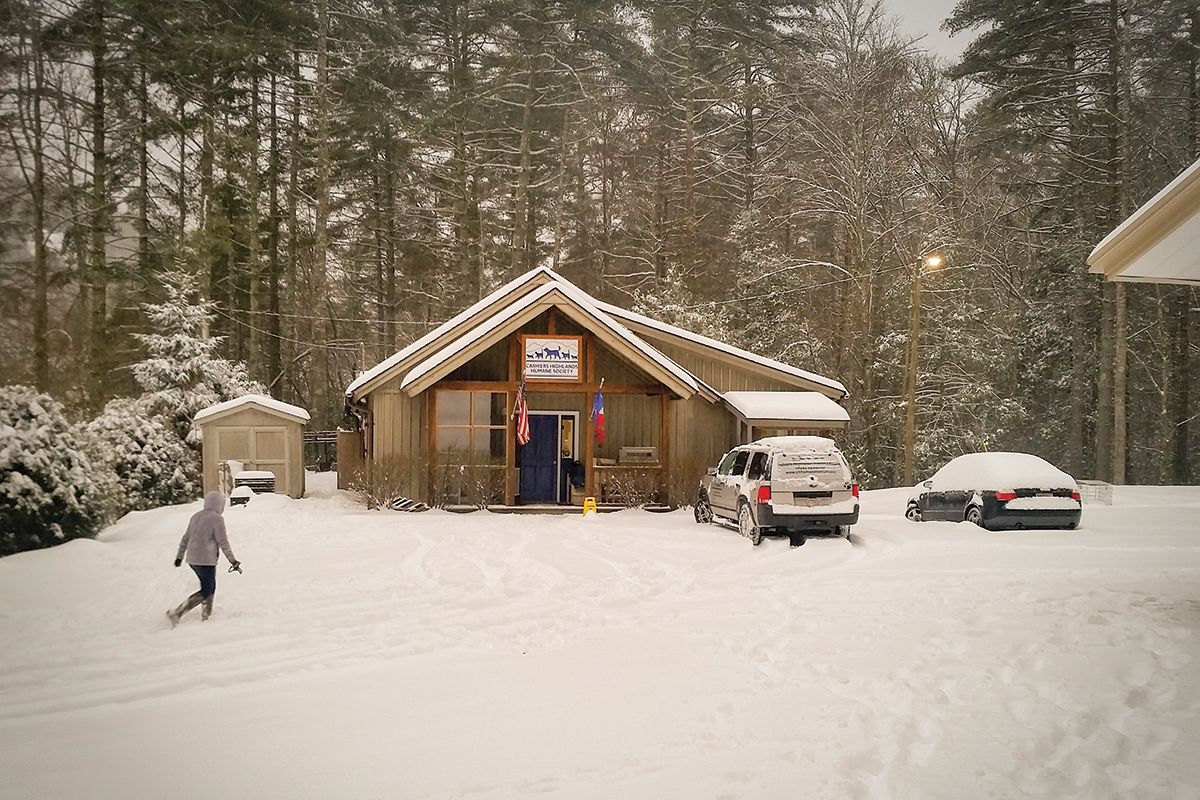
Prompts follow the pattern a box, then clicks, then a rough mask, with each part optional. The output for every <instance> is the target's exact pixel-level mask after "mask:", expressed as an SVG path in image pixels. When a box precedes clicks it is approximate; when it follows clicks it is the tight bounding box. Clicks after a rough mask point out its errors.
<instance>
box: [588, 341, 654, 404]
mask: <svg viewBox="0 0 1200 800" xmlns="http://www.w3.org/2000/svg"><path fill="white" fill-rule="evenodd" d="M592 342H593V346H594V347H595V350H596V379H597V380H599V379H601V378H603V379H604V380H605V382H607V383H619V384H626V385H631V386H645V387H646V391H647V392H657V391H659V387H660V386H661V384H659V382H658V381H657V380H655V379H654V378H652V377H651V376H650V375H647V374H646V373H645V372H644V371H643V370H641V369H639V368H638V367H636V366H634V365H633V364H630V363H629V362H628V361H625V360H624V359H622V358H620V357H619V356H618V355H617V354H616V353H614V352H613V351H612V350H609V349H608V348H607V347H605V346H604V345H603V344H601V343H600V342H598V341H596V340H595V339H592Z"/></svg>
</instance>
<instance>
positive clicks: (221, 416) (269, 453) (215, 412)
mask: <svg viewBox="0 0 1200 800" xmlns="http://www.w3.org/2000/svg"><path fill="white" fill-rule="evenodd" d="M308 421H309V415H308V412H307V411H305V410H304V409H303V408H300V407H299V406H293V405H289V404H288V403H283V402H280V401H279V400H275V399H274V398H271V397H265V396H263V395H260V394H248V395H245V396H243V397H239V398H237V399H236V400H229V401H227V402H224V403H217V404H216V405H214V406H209V407H208V408H206V409H204V410H203V411H201V412H199V413H198V414H196V424H198V425H199V426H200V430H201V432H202V434H203V436H204V450H203V452H204V457H203V471H204V491H205V492H206V493H207V492H210V491H212V490H214V489H221V471H220V470H221V466H220V465H221V463H222V462H225V461H238V462H241V465H242V468H243V469H246V470H258V471H266V472H270V473H271V474H273V475H274V476H275V491H276V492H282V493H286V494H288V495H290V496H292V497H297V498H299V497H302V496H303V495H304V426H305V424H307V423H308Z"/></svg>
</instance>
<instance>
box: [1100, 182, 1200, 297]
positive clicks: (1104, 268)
mask: <svg viewBox="0 0 1200 800" xmlns="http://www.w3.org/2000/svg"><path fill="white" fill-rule="evenodd" d="M1087 263H1088V268H1089V271H1090V272H1094V273H1099V274H1102V275H1104V276H1105V277H1106V278H1107V279H1109V280H1113V281H1130V282H1140V283H1176V284H1183V285H1189V286H1198V285H1200V161H1197V162H1196V163H1195V164H1192V166H1190V167H1188V168H1187V169H1186V170H1184V171H1183V173H1182V174H1181V175H1179V177H1177V178H1176V179H1175V180H1173V181H1172V182H1171V183H1170V184H1169V185H1168V186H1167V187H1166V188H1164V189H1163V190H1162V191H1161V192H1159V193H1158V194H1156V195H1155V196H1154V197H1153V198H1151V200H1150V201H1149V202H1147V203H1146V204H1145V205H1143V206H1142V207H1141V208H1139V209H1138V210H1137V211H1135V212H1134V213H1133V214H1132V215H1131V216H1130V217H1129V219H1127V220H1125V221H1124V222H1122V223H1121V224H1120V225H1119V226H1118V227H1117V228H1116V230H1114V231H1113V232H1112V233H1110V234H1109V235H1108V236H1106V237H1104V239H1103V240H1102V241H1101V242H1100V244H1098V245H1096V248H1095V249H1094V250H1092V253H1091V255H1089V256H1088V260H1087Z"/></svg>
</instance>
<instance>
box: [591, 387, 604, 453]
mask: <svg viewBox="0 0 1200 800" xmlns="http://www.w3.org/2000/svg"><path fill="white" fill-rule="evenodd" d="M602 388H604V380H603V379H601V381H600V388H598V389H596V400H595V402H593V403H592V422H593V423H595V426H596V442H597V443H599V444H604V395H602V394H600V389H602Z"/></svg>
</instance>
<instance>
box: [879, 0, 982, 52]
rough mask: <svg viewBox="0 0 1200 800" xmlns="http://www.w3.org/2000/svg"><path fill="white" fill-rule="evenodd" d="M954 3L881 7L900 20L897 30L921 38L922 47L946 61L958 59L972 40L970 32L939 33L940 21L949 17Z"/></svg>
mask: <svg viewBox="0 0 1200 800" xmlns="http://www.w3.org/2000/svg"><path fill="white" fill-rule="evenodd" d="M955 5H956V0H884V7H885V8H886V9H887V10H888V11H889V13H891V14H892V15H893V16H895V17H898V18H899V19H900V31H901V32H902V33H905V34H908V35H909V36H921V35H924V36H925V38H924V39H922V40H921V45H923V46H924V47H925V48H926V49H928V50H931V51H933V52H934V53H936V54H937V55H939V56H942V57H943V58H947V59H957V58H958V57H959V56H960V55H962V51H963V48H965V47H966V46H967V43H968V42H970V41H971V38H972V36H971V33H970V31H964V32H963V33H960V34H958V35H957V36H953V37H952V36H950V35H949V34H948V33H946V32H945V31H943V30H940V26H941V24H942V20H944V19H945V18H946V17H948V16H950V12H951V11H953V10H954V6H955Z"/></svg>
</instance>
